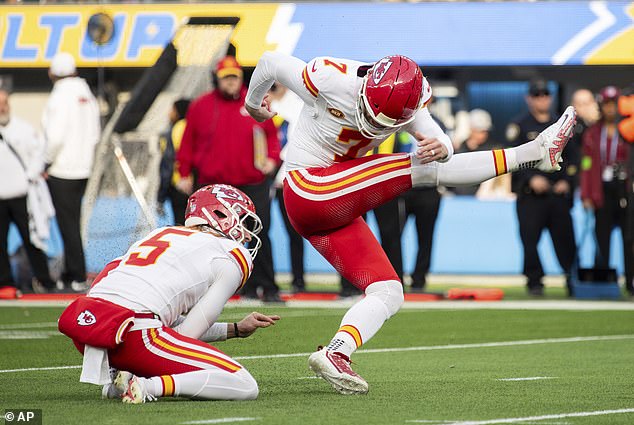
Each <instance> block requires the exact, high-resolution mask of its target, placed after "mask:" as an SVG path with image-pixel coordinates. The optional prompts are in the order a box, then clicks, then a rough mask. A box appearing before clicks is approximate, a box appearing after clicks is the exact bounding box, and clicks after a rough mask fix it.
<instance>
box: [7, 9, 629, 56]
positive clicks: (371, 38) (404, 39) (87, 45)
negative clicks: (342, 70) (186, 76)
mask: <svg viewBox="0 0 634 425" xmlns="http://www.w3.org/2000/svg"><path fill="white" fill-rule="evenodd" d="M360 11H361V12H360ZM100 12H101V13H107V14H109V15H110V16H111V17H112V19H113V21H114V26H115V30H114V35H113V38H112V40H111V41H110V42H109V43H107V44H105V45H103V46H102V47H99V48H97V47H96V46H95V45H94V44H93V43H92V42H91V41H90V40H89V38H88V37H87V35H86V24H87V22H88V19H89V18H90V16H92V15H94V14H95V13H100ZM190 16H213V17H224V16H227V17H238V18H240V22H239V23H238V25H237V27H236V30H235V32H234V34H233V37H232V41H233V43H234V44H235V45H236V46H237V51H238V59H239V60H240V61H241V62H242V63H243V64H244V65H247V66H253V65H255V63H256V62H257V59H258V58H259V57H260V55H261V54H262V52H264V51H265V50H269V49H274V50H281V51H284V52H286V53H292V54H294V55H296V56H298V57H300V58H303V59H310V58H312V57H314V56H318V55H323V54H328V55H330V56H335V57H337V56H340V57H347V58H355V59H358V60H365V61H370V60H374V59H375V58H377V57H380V56H383V55H386V54H392V53H394V52H399V53H401V54H405V55H408V56H410V57H412V58H413V59H415V60H416V61H417V62H418V63H420V64H426V65H442V66H454V65H583V64H593V65H597V64H634V50H632V48H631V46H633V45H634V2H632V1H590V2H586V1H572V2H537V3H528V2H503V3H488V2H478V3H472V2H469V3H422V4H421V3H419V4H411V3H397V4H395V3H368V4H365V5H360V4H358V3H326V4H320V3H310V4H244V3H240V4H143V5H132V4H116V5H109V4H99V5H51V6H41V5H38V6H23V5H15V6H12V5H5V6H2V7H1V8H0V55H1V57H0V60H1V63H2V67H14V68H23V67H46V66H48V64H49V63H50V60H51V58H52V57H53V55H54V54H55V53H56V52H58V51H67V52H70V53H72V54H73V55H74V56H75V58H76V59H77V62H78V65H79V66H97V65H100V64H101V65H104V66H108V67H145V66H149V65H151V64H152V63H154V61H155V60H156V58H157V57H158V55H159V54H160V52H161V50H162V48H163V46H165V44H166V43H167V42H168V41H169V40H170V39H171V37H172V35H173V34H174V31H175V30H176V28H178V26H179V24H180V23H181V22H183V20H184V19H185V18H187V17H190Z"/></svg>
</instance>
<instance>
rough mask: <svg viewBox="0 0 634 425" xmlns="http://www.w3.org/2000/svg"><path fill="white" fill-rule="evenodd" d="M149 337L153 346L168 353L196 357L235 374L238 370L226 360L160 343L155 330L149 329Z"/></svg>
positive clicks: (236, 366)
mask: <svg viewBox="0 0 634 425" xmlns="http://www.w3.org/2000/svg"><path fill="white" fill-rule="evenodd" d="M150 335H151V336H152V342H153V343H154V344H156V345H158V346H161V347H163V348H165V349H167V350H169V351H173V352H175V353H179V354H183V355H186V356H191V357H196V358H198V359H201V360H205V361H207V362H211V363H215V364H217V365H222V366H223V367H226V368H227V369H230V370H232V371H234V372H237V371H239V370H240V366H238V365H235V364H233V363H230V362H228V361H226V360H223V359H221V358H220V357H216V356H211V355H208V354H203V353H197V352H196V351H192V350H188V349H186V348H182V347H178V346H176V345H172V344H169V343H167V342H165V341H161V340H160V339H158V336H157V335H156V330H154V329H150Z"/></svg>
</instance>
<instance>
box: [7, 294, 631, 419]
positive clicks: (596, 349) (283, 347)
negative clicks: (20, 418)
mask: <svg viewBox="0 0 634 425" xmlns="http://www.w3.org/2000/svg"><path fill="white" fill-rule="evenodd" d="M260 310H261V311H265V312H276V313H279V314H280V315H281V316H282V317H283V319H282V320H281V321H280V322H279V323H278V324H277V325H276V326H275V327H273V328H272V329H267V330H263V331H260V332H258V333H257V334H256V335H254V336H253V337H251V338H249V339H242V340H231V341H227V342H224V343H219V344H218V347H219V348H220V349H222V350H223V351H225V352H226V353H228V354H230V355H232V356H235V357H245V356H256V355H273V354H291V353H309V352H311V351H313V350H314V349H315V347H316V346H317V344H323V343H326V342H327V341H328V340H329V339H330V337H331V336H332V333H333V331H334V330H336V328H337V327H338V325H339V322H340V319H341V316H342V315H343V313H344V310H341V309H298V308H286V307H277V308H269V307H267V308H262V309H260ZM249 311H250V310H247V309H244V308H235V307H232V308H227V309H226V310H225V313H224V314H223V319H224V320H227V321H234V320H237V319H239V318H240V317H242V316H243V315H245V314H246V313H248V312H249ZM60 312H61V309H59V308H33V307H29V308H26V307H20V308H17V307H16V308H13V307H9V308H0V323H1V324H2V325H1V327H0V336H3V337H6V336H7V335H14V336H15V335H18V332H19V334H20V335H25V336H29V335H35V334H33V333H34V332H42V331H54V330H55V328H54V326H52V325H50V323H52V322H54V321H55V319H56V318H57V316H58V315H59V313H60ZM633 319H634V312H632V311H522V310H511V311H502V310H439V311H436V310H434V311H425V310H404V311H401V312H400V313H399V314H397V315H396V316H395V317H393V318H392V319H391V320H390V321H389V322H387V323H386V325H385V326H384V327H383V329H382V330H381V331H380V333H379V334H378V335H377V336H376V337H375V338H374V339H372V340H371V341H370V342H368V344H366V345H365V346H364V347H363V349H367V350H378V349H388V348H392V349H394V348H405V347H431V348H433V347H435V349H425V350H415V351H399V350H396V351H392V352H381V351H371V352H366V353H363V352H362V351H360V352H358V353H357V354H355V355H354V356H353V360H354V362H355V365H354V367H355V369H356V370H357V371H358V372H359V373H360V374H361V375H362V376H363V377H365V378H366V379H367V381H368V382H369V383H370V393H369V394H368V395H366V396H342V395H339V394H337V393H335V392H334V391H333V390H332V389H331V388H330V386H328V385H327V384H326V383H325V382H324V381H321V380H317V379H311V378H310V375H311V374H310V372H309V371H308V368H307V362H306V356H305V355H302V356H296V357H282V358H261V359H249V358H245V359H241V360H240V362H241V363H242V364H243V365H244V366H245V367H247V368H248V369H249V371H250V372H251V373H252V374H253V376H254V377H255V378H256V380H257V381H258V383H259V385H260V396H259V398H258V400H256V401H251V402H202V401H189V400H184V399H161V400H160V401H159V402H155V403H148V404H145V405H140V406H128V405H123V404H121V403H120V402H117V401H114V400H101V399H100V389H99V388H98V387H96V386H92V385H88V384H80V383H79V382H78V379H79V373H80V371H79V369H64V370H59V369H58V370H45V371H41V370H40V371H21V372H9V373H0V383H1V384H2V385H0V412H2V411H3V410H4V409H5V408H39V409H43V419H44V423H45V424H152V425H158V424H178V423H187V422H191V423H212V422H205V421H211V420H220V419H223V418H254V419H253V420H252V421H249V422H245V423H253V424H258V425H259V424H276V425H277V424H364V425H365V424H405V423H414V422H411V421H427V422H420V423H428V424H441V423H452V422H454V421H485V420H492V419H500V418H520V417H532V416H540V415H553V414H555V415H556V414H568V413H575V412H592V411H604V410H613V409H614V410H618V409H632V408H634V380H633V379H632V377H633V376H634V361H633V358H634V329H633V325H634V320H633ZM25 323H27V324H28V323H42V325H39V326H40V327H35V328H26V329H24V328H20V329H18V328H17V326H15V328H13V329H12V328H11V326H13V325H22V324H25ZM47 323H49V324H48V325H46V324H47ZM12 332H13V334H11V333H12ZM610 335H630V336H632V338H625V339H609V340H601V341H579V342H563V341H561V342H554V343H541V344H526V345H510V346H489V347H482V346H473V344H483V343H496V342H508V341H527V340H540V339H548V338H569V337H587V336H610ZM460 344H464V345H467V346H462V347H461V346H459V345H460ZM468 345H472V346H468ZM442 346H445V347H444V348H443V347H442ZM80 363H81V357H80V355H79V354H78V353H77V352H76V351H75V349H74V348H73V346H72V344H71V343H70V341H69V340H67V339H66V338H65V337H63V336H50V337H48V338H44V339H0V370H7V369H22V368H35V367H51V366H64V365H79V364H80ZM525 377H547V378H550V379H541V380H534V381H500V380H499V379H507V378H525ZM196 421H198V422H196ZM226 423H241V422H237V421H234V422H226ZM489 423H496V422H489ZM497 423H500V422H497ZM513 423H520V422H513ZM523 423H529V422H523ZM530 423H537V424H542V423H543V424H554V423H557V424H623V425H625V424H632V423H634V413H620V414H610V415H601V416H592V417H565V418H560V419H550V420H544V421H537V420H533V421H530Z"/></svg>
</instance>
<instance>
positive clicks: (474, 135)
mask: <svg viewBox="0 0 634 425" xmlns="http://www.w3.org/2000/svg"><path fill="white" fill-rule="evenodd" d="M492 127H493V121H492V120H491V114H489V113H488V112H487V111H485V110H484V109H473V110H471V111H469V135H468V136H467V138H466V139H465V141H464V142H462V144H461V145H460V146H459V147H458V148H457V149H456V153H467V152H479V151H486V150H492V149H496V148H499V147H500V146H499V144H498V143H496V142H495V141H494V140H492V139H491V137H490V136H491V128H492ZM500 179H510V175H508V174H505V175H503V176H498V177H496V178H495V179H491V180H488V182H489V183H492V182H493V181H494V180H500ZM509 183H510V182H509ZM479 188H480V185H473V186H462V187H456V188H450V190H451V191H452V192H454V193H455V194H456V195H475V194H476V193H477V192H478V189H479Z"/></svg>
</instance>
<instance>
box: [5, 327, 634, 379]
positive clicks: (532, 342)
mask: <svg viewBox="0 0 634 425" xmlns="http://www.w3.org/2000/svg"><path fill="white" fill-rule="evenodd" d="M631 339H634V335H607V336H576V337H570V338H547V339H528V340H521V341H498V342H483V343H477V344H448V345H427V346H419V347H399V348H372V349H368V350H359V351H356V352H355V354H374V353H398V352H406V351H435V350H456V349H462V348H491V347H513V346H518V345H537V344H561V343H569V342H592V341H620V340H631ZM311 354H312V353H288V354H268V355H262V356H236V357H234V359H236V360H259V359H285V358H291V357H306V356H309V355H311ZM80 367H81V365H77V366H59V367H45V368H28V369H8V370H0V373H9V372H25V371H37V370H55V369H75V368H80Z"/></svg>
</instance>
